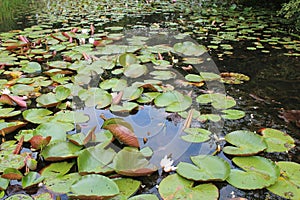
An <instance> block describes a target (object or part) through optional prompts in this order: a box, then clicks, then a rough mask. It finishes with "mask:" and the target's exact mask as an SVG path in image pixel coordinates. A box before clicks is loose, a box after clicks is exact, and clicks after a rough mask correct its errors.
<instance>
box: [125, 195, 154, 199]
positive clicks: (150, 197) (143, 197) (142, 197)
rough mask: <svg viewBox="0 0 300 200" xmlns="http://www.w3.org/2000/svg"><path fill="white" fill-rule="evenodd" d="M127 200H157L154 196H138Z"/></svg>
mask: <svg viewBox="0 0 300 200" xmlns="http://www.w3.org/2000/svg"><path fill="white" fill-rule="evenodd" d="M128 200H159V199H158V197H157V196H156V195H154V194H140V195H136V196H133V197H131V198H129V199H128Z"/></svg>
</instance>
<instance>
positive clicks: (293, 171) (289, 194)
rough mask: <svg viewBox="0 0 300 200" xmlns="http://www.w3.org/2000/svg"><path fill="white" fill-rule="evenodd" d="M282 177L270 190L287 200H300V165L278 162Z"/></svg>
mask: <svg viewBox="0 0 300 200" xmlns="http://www.w3.org/2000/svg"><path fill="white" fill-rule="evenodd" d="M277 165H278V166H279V168H280V176H279V177H278V179H277V181H276V183H275V184H274V185H271V186H269V187H267V189H268V190H270V191H271V192H273V193H274V194H277V195H279V196H282V197H284V198H287V199H295V200H296V199H300V189H299V188H300V181H299V180H300V173H299V172H300V164H299V163H295V162H287V161H280V162H277Z"/></svg>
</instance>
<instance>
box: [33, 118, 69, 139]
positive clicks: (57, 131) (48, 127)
mask: <svg viewBox="0 0 300 200" xmlns="http://www.w3.org/2000/svg"><path fill="white" fill-rule="evenodd" d="M33 134H34V135H41V136H43V137H48V136H50V137H51V143H52V142H56V141H65V140H66V138H67V135H66V130H65V129H64V127H63V126H61V125H60V124H57V123H54V122H47V123H42V124H40V125H39V126H38V127H37V128H36V129H35V130H34V132H33Z"/></svg>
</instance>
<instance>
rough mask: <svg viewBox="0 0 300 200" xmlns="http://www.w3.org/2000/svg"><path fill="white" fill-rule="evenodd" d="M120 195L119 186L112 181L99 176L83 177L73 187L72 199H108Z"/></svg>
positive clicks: (70, 195)
mask: <svg viewBox="0 0 300 200" xmlns="http://www.w3.org/2000/svg"><path fill="white" fill-rule="evenodd" d="M118 194H119V188H118V185H117V184H116V183H115V182H114V181H113V180H111V179H109V178H107V177H105V176H102V175H97V174H91V175H86V176H83V177H81V178H80V179H79V180H78V181H77V182H75V183H74V184H73V185H72V186H71V193H70V194H68V196H69V197H71V198H76V199H105V198H106V199H107V198H109V197H113V196H116V195H118Z"/></svg>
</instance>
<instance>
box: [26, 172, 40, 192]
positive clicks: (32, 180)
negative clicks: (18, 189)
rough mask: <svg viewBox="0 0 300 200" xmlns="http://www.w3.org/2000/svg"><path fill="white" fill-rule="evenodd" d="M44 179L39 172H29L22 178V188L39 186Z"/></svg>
mask: <svg viewBox="0 0 300 200" xmlns="http://www.w3.org/2000/svg"><path fill="white" fill-rule="evenodd" d="M43 180H44V177H42V176H41V175H40V174H39V173H37V172H29V173H28V174H26V175H25V176H24V177H23V178H22V188H24V189H25V188H29V187H32V186H35V185H37V184H38V183H40V182H42V181H43Z"/></svg>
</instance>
